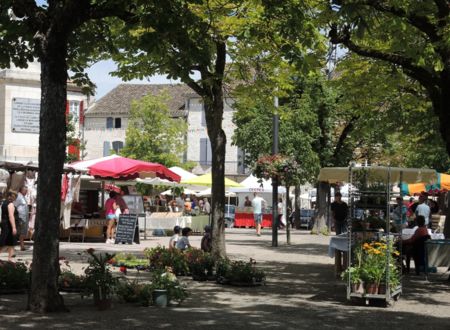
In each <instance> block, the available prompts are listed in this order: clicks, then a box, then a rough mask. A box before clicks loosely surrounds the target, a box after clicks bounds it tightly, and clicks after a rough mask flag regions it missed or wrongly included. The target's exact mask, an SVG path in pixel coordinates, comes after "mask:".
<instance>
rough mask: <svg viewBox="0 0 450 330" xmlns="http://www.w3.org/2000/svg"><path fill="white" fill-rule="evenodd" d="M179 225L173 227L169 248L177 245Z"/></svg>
mask: <svg viewBox="0 0 450 330" xmlns="http://www.w3.org/2000/svg"><path fill="white" fill-rule="evenodd" d="M180 231H181V228H180V226H175V227H173V235H172V237H171V238H170V241H169V250H172V249H175V248H176V246H177V242H178V240H179V239H180Z"/></svg>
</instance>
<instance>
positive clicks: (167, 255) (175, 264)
mask: <svg viewBox="0 0 450 330" xmlns="http://www.w3.org/2000/svg"><path fill="white" fill-rule="evenodd" d="M144 254H145V256H146V257H147V258H148V259H149V262H150V268H151V269H154V270H156V269H160V270H164V269H165V268H166V267H171V268H172V269H173V272H174V273H175V274H176V275H186V274H187V273H188V272H189V267H188V264H187V261H186V256H185V254H184V253H183V252H182V251H181V250H178V249H171V250H169V249H167V248H165V247H164V246H160V245H159V246H157V247H154V248H151V249H150V248H147V249H145V250H144Z"/></svg>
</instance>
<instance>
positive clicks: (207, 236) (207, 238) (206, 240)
mask: <svg viewBox="0 0 450 330" xmlns="http://www.w3.org/2000/svg"><path fill="white" fill-rule="evenodd" d="M200 247H201V249H202V250H203V251H204V252H211V226H210V225H206V226H205V233H204V234H203V237H202V242H201V243H200Z"/></svg>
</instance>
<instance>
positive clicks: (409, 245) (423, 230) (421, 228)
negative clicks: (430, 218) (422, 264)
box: [402, 215, 429, 274]
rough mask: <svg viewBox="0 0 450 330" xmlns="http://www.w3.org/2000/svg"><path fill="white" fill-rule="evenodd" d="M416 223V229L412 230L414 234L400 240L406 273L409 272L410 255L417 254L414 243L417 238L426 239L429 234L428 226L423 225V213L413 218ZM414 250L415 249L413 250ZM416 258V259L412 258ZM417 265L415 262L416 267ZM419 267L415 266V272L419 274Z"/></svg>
mask: <svg viewBox="0 0 450 330" xmlns="http://www.w3.org/2000/svg"><path fill="white" fill-rule="evenodd" d="M415 222H416V224H417V229H416V230H415V231H414V234H413V235H412V236H411V237H410V238H408V239H405V240H402V250H403V254H404V255H405V256H406V270H405V272H406V273H409V270H410V266H409V265H410V260H411V257H414V254H417V252H418V251H417V247H416V249H415V248H414V243H416V242H417V241H418V240H419V239H426V236H429V233H428V228H427V226H426V225H425V217H424V216H423V215H418V216H417V217H416V220H415ZM415 250H416V251H415ZM414 260H416V259H414ZM417 266H418V265H417V264H416V267H417ZM419 272H420V269H419V268H416V274H419Z"/></svg>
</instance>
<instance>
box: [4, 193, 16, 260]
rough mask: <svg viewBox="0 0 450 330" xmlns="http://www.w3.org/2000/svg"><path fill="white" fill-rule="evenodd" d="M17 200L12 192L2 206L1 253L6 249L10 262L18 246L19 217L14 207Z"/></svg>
mask: <svg viewBox="0 0 450 330" xmlns="http://www.w3.org/2000/svg"><path fill="white" fill-rule="evenodd" d="M15 199H16V194H15V193H14V192H12V191H10V192H8V195H7V198H6V200H4V201H3V203H2V206H1V209H2V219H1V222H0V228H1V232H0V253H1V252H2V251H3V250H4V249H6V251H8V260H9V261H12V260H13V258H14V246H15V245H17V227H16V218H17V217H18V215H17V210H16V207H15V206H14V201H15Z"/></svg>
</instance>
